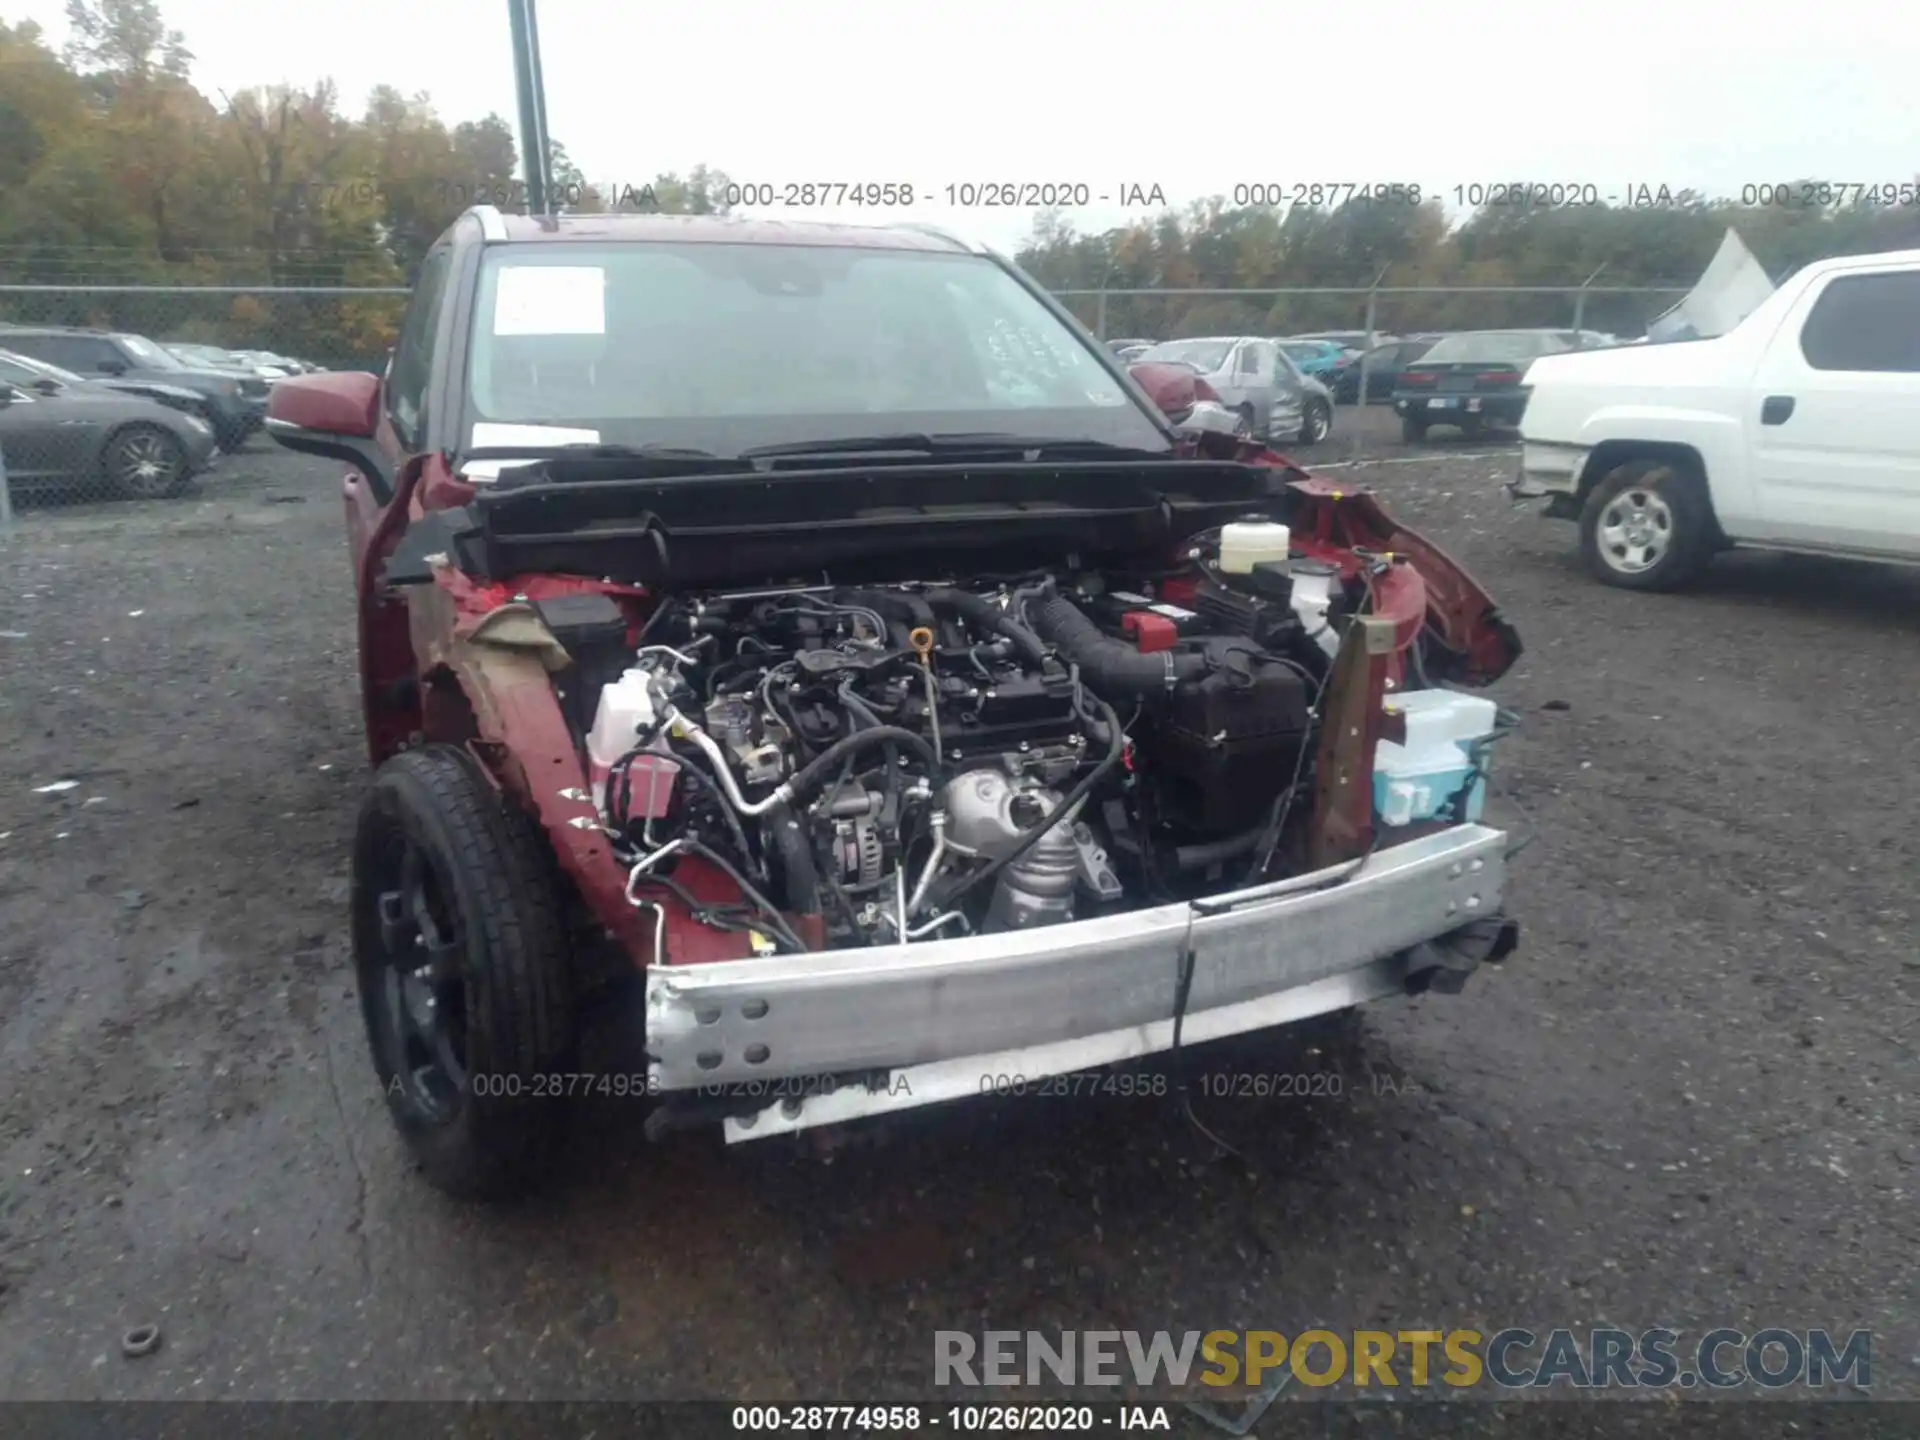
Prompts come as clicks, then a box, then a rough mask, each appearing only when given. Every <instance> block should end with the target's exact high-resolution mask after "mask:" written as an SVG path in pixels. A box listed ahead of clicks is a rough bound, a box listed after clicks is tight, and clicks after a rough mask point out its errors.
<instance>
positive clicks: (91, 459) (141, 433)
mask: <svg viewBox="0 0 1920 1440" xmlns="http://www.w3.org/2000/svg"><path fill="white" fill-rule="evenodd" d="M216 450H217V446H216V442H215V439H214V434H213V427H212V426H211V425H208V424H207V423H206V422H205V421H203V420H200V419H197V418H195V417H194V416H192V415H188V414H185V413H183V412H181V411H179V410H170V409H168V408H167V407H166V406H164V405H161V404H159V403H158V402H156V401H153V400H149V399H147V398H145V397H144V396H140V395H126V394H121V393H118V392H115V391H111V390H105V389H98V390H96V389H80V390H75V389H62V390H60V391H58V392H57V393H54V394H46V393H44V392H42V391H39V390H36V389H33V388H30V387H23V386H19V385H15V384H13V383H11V382H6V381H0V458H4V461H5V464H6V467H7V483H8V485H9V487H10V488H12V489H15V490H20V491H36V492H46V491H54V492H60V491H64V492H67V493H69V494H71V493H74V492H82V493H84V492H86V491H89V490H94V489H97V488H100V487H102V486H104V487H105V488H107V489H109V490H111V491H112V492H113V493H115V494H118V495H121V496H124V497H125V498H127V499H130V500H156V499H160V498H163V497H165V496H171V495H178V494H179V493H180V492H181V491H183V490H185V489H186V488H187V486H188V484H190V483H191V482H192V480H193V477H194V476H195V475H196V474H198V473H199V472H200V471H201V470H203V469H205V468H206V467H207V465H208V464H210V463H211V462H212V460H213V457H214V455H215V453H216Z"/></svg>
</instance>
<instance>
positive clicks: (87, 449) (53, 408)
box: [0, 381, 98, 484]
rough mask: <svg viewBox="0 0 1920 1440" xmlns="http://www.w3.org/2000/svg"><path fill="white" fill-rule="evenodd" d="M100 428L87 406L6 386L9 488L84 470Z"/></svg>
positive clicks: (3, 414) (0, 415)
mask: <svg viewBox="0 0 1920 1440" xmlns="http://www.w3.org/2000/svg"><path fill="white" fill-rule="evenodd" d="M97 428H98V427H97V426H95V425H93V424H91V423H90V422H89V418H88V415H87V413H86V406H85V405H84V403H78V402H75V401H72V400H67V399H62V398H60V397H58V396H51V397H50V396H46V395H40V394H37V393H35V392H34V391H31V390H26V389H23V388H21V387H20V386H18V385H13V384H9V383H7V382H5V381H0V463H4V464H5V465H6V467H7V480H8V483H9V484H19V483H23V482H26V481H34V482H40V481H46V480H51V479H55V478H58V477H61V476H67V475H73V474H75V473H76V472H78V471H81V470H83V469H84V468H85V464H86V460H87V458H88V457H89V456H90V455H91V454H92V453H93V436H94V432H95V430H96V429H97Z"/></svg>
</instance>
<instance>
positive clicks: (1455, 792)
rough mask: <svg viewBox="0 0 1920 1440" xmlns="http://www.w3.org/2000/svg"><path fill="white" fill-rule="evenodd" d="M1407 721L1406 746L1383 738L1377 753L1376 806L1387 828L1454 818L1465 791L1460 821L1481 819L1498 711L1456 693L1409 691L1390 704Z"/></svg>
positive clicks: (1485, 702) (1478, 699)
mask: <svg viewBox="0 0 1920 1440" xmlns="http://www.w3.org/2000/svg"><path fill="white" fill-rule="evenodd" d="M1386 709H1387V712H1388V713H1389V714H1393V713H1396V712H1397V713H1398V714H1400V715H1401V716H1402V717H1403V718H1404V719H1405V721H1406V727H1407V738H1406V741H1405V742H1404V743H1395V742H1394V741H1391V740H1382V741H1381V742H1380V743H1379V745H1378V746H1377V747H1376V748H1375V751H1374V760H1373V808H1374V813H1375V814H1377V815H1378V816H1379V817H1380V821H1381V823H1382V824H1384V825H1412V824H1416V823H1418V822H1420V821H1423V820H1444V819H1451V818H1452V815H1453V806H1454V802H1455V801H1456V800H1458V799H1459V798H1460V796H1461V792H1462V791H1464V792H1466V801H1465V805H1464V806H1463V807H1462V811H1461V818H1462V819H1464V820H1478V819H1479V818H1480V807H1481V805H1482V803H1483V801H1484V800H1485V798H1486V788H1487V782H1486V771H1487V765H1488V756H1489V749H1490V747H1489V746H1487V745H1486V744H1485V743H1484V742H1485V741H1487V740H1488V739H1490V738H1491V737H1492V735H1493V733H1494V726H1495V717H1496V716H1497V715H1498V714H1499V707H1498V706H1497V705H1495V704H1494V702H1493V701H1491V700H1488V699H1486V698H1484V697H1483V696H1479V695H1461V694H1457V693H1456V692H1454V691H1452V690H1407V691H1404V692H1402V693H1401V694H1399V695H1395V696H1392V697H1391V698H1389V699H1388V700H1387V702H1386Z"/></svg>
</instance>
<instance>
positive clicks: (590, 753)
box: [587, 667, 679, 820]
mask: <svg viewBox="0 0 1920 1440" xmlns="http://www.w3.org/2000/svg"><path fill="white" fill-rule="evenodd" d="M652 678H653V677H652V673H651V672H650V671H647V670H642V669H639V668H638V667H636V668H634V669H632V670H629V671H627V672H626V674H624V675H622V676H621V677H620V678H619V679H618V680H615V681H612V682H611V683H610V684H608V685H607V686H606V687H605V688H604V689H602V690H601V692H600V705H599V708H598V709H597V710H595V711H594V716H593V728H592V729H591V730H589V731H588V732H587V779H588V783H589V785H590V787H591V788H592V791H593V797H594V800H595V802H596V803H597V804H598V805H599V807H600V814H601V815H602V816H603V817H604V816H605V815H606V814H607V813H608V805H607V801H608V798H609V797H608V794H607V775H608V772H609V771H611V770H612V769H613V766H614V762H615V761H617V760H619V758H620V757H621V756H622V755H625V754H626V753H627V752H628V751H629V750H631V749H633V747H634V746H635V745H636V744H638V743H639V740H640V735H641V732H642V731H643V730H650V729H652V728H653V726H654V724H655V721H656V717H655V714H654V709H653V696H652V695H651V694H649V693H648V691H647V683H648V681H650V680H651V679H652ZM643 758H645V759H648V760H649V761H651V760H652V759H653V758H654V757H643ZM659 758H660V759H661V760H664V761H665V763H666V764H667V766H669V767H671V768H670V769H669V770H668V772H667V774H666V777H665V778H666V780H667V782H668V783H667V789H668V790H669V791H671V789H672V778H673V775H674V774H675V773H677V771H678V769H679V767H678V766H677V765H675V764H674V763H673V761H672V760H670V759H667V758H666V757H664V756H662V757H659ZM658 768H659V767H658V766H657V765H654V764H651V763H649V764H647V765H645V766H641V765H640V764H639V762H638V761H636V762H635V767H634V770H633V772H632V779H631V785H632V793H633V798H632V803H631V805H630V806H629V810H630V814H631V818H633V819H636V820H640V819H647V818H649V817H650V816H653V815H654V814H656V813H657V810H656V805H659V806H664V797H663V798H662V799H661V800H660V801H658V802H656V801H655V800H654V798H653V796H654V791H655V788H656V786H655V783H654V782H655V781H656V780H657V779H658V778H659V777H658V776H657V775H656V773H655V772H656V771H657V770H658Z"/></svg>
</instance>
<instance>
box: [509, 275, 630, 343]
mask: <svg viewBox="0 0 1920 1440" xmlns="http://www.w3.org/2000/svg"><path fill="white" fill-rule="evenodd" d="M606 283H607V272H606V271H604V270H602V269H600V268H599V267H598V266H594V265H508V266H504V267H503V268H502V269H501V271H500V281H499V288H498V292H497V293H496V294H495V295H494V300H493V333H494V334H496V335H604V334H606V333H607V297H606Z"/></svg>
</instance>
